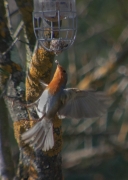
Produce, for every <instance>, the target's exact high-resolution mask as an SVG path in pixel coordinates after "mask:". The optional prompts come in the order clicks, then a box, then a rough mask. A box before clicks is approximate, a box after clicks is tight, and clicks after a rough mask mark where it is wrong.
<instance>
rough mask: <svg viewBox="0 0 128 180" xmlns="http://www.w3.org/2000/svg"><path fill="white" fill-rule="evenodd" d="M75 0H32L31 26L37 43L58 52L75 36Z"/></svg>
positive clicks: (68, 45) (66, 46) (70, 43)
mask: <svg viewBox="0 0 128 180" xmlns="http://www.w3.org/2000/svg"><path fill="white" fill-rule="evenodd" d="M76 21H77V20H76V5H75V0H34V12H33V26H34V33H35V36H36V39H37V40H38V42H39V44H40V45H41V46H42V47H43V48H45V49H46V50H48V51H53V52H54V53H56V54H58V53H60V52H62V51H63V50H65V49H67V48H69V47H70V46H71V45H72V44H73V42H74V40H75V37H76V31H77V22H76Z"/></svg>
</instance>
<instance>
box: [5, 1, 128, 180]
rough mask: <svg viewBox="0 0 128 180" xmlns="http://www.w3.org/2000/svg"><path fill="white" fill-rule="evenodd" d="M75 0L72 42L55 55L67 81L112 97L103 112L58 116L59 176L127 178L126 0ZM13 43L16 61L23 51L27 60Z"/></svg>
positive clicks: (69, 178) (21, 59) (74, 179)
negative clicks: (60, 132)
mask: <svg viewBox="0 0 128 180" xmlns="http://www.w3.org/2000/svg"><path fill="white" fill-rule="evenodd" d="M76 1H77V15H78V31H77V36H76V40H75V43H74V44H73V45H72V47H71V48H70V49H69V50H66V51H64V52H62V53H61V54H60V55H58V56H56V57H55V59H57V60H59V62H60V64H61V65H62V66H63V67H64V68H65V69H66V70H67V73H68V83H67V87H77V88H79V89H94V90H98V91H104V92H105V93H106V94H108V95H109V96H110V97H111V98H112V102H111V106H110V107H109V109H108V113H107V114H106V115H104V116H103V117H101V118H96V119H86V120H84V119H81V120H80V121H76V120H71V119H65V120H63V124H62V130H63V151H62V157H63V172H64V178H65V180H127V179H128V143H127V139H128V136H127V132H128V111H127V109H128V87H127V84H128V83H127V82H128V65H127V62H128V8H127V7H128V1H126V0H113V1H111V0H76ZM8 2H10V3H11V5H10V11H12V12H14V10H15V2H14V1H12V0H9V1H8ZM15 15H16V16H15V17H16V19H13V21H12V23H13V27H16V28H17V24H16V23H17V22H19V21H20V19H21V15H20V13H17V14H15ZM21 36H22V34H21ZM23 38H24V37H23ZM18 43H19V42H18ZM18 46H19V47H20V50H21V49H22V52H21V51H20V53H19V52H18V51H17V49H16V47H13V48H12V50H11V56H12V59H13V60H14V61H16V62H17V59H19V63H20V64H21V66H22V67H24V66H25V63H26V62H25V61H24V59H25V58H26V56H27V58H28V59H29V61H30V57H31V55H32V54H31V53H27V55H26V52H25V51H26V49H25V48H24V47H23V46H27V45H26V44H23V43H21V44H18ZM32 46H34V44H31V47H32ZM27 52H30V51H27ZM24 57H25V58H24ZM54 69H55V65H54ZM8 116H9V115H8ZM10 127H11V128H10V141H11V144H12V147H11V151H12V153H13V157H14V158H15V159H17V162H18V148H17V145H16V142H15V140H14V135H13V127H12V122H11V120H10Z"/></svg>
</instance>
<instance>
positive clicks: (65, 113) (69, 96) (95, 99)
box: [58, 89, 108, 119]
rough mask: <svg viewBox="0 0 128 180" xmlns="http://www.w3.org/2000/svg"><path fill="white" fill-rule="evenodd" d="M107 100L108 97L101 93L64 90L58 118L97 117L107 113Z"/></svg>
mask: <svg viewBox="0 0 128 180" xmlns="http://www.w3.org/2000/svg"><path fill="white" fill-rule="evenodd" d="M107 100H108V97H107V96H106V95H105V94H104V93H102V92H95V91H93V90H90V91H89V90H88V91H80V90H78V89H65V90H64V95H63V96H62V102H63V106H62V107H61V108H60V109H59V111H58V116H59V117H60V118H64V117H68V118H74V119H81V118H94V117H99V116H101V115H103V114H104V113H106V112H107V108H108V104H107V103H106V101H107Z"/></svg>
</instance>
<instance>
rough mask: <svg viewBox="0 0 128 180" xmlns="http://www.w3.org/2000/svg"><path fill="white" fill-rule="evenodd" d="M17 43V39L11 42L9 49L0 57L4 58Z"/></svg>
mask: <svg viewBox="0 0 128 180" xmlns="http://www.w3.org/2000/svg"><path fill="white" fill-rule="evenodd" d="M17 41H18V37H17V38H16V39H15V40H14V41H13V42H12V44H11V45H10V47H9V48H8V49H7V50H6V51H5V52H3V53H2V55H3V56H5V55H6V54H7V53H8V52H9V51H10V50H11V49H12V48H13V46H14V45H15V44H16V42H17Z"/></svg>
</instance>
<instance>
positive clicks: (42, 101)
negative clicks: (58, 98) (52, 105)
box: [36, 89, 49, 118]
mask: <svg viewBox="0 0 128 180" xmlns="http://www.w3.org/2000/svg"><path fill="white" fill-rule="evenodd" d="M48 98H49V91H48V89H45V90H44V91H43V93H42V94H41V96H40V98H39V100H38V106H37V108H36V109H37V114H38V116H39V118H41V117H42V116H43V115H44V114H45V113H46V111H47V108H48V107H47V101H48Z"/></svg>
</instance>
